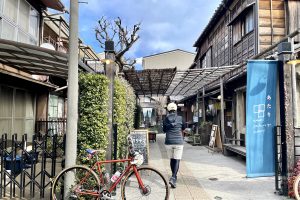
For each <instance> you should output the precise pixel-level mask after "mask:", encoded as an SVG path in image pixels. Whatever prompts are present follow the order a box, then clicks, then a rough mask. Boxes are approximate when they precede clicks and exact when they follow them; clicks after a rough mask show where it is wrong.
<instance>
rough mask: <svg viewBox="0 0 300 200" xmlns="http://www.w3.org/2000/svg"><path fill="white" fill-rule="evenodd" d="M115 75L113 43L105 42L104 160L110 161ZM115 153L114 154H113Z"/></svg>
mask: <svg viewBox="0 0 300 200" xmlns="http://www.w3.org/2000/svg"><path fill="white" fill-rule="evenodd" d="M115 73H116V64H115V51H114V42H113V41H110V40H109V41H106V42H105V74H106V76H107V77H108V79H109V97H108V99H109V101H108V128H109V135H108V146H107V150H106V159H107V160H112V154H113V149H114V148H113V141H114V129H113V114H114V113H113V110H114V103H113V100H114V79H115ZM115 153H116V152H115ZM107 168H108V169H107V171H109V172H110V173H111V174H113V172H112V166H111V165H108V166H107Z"/></svg>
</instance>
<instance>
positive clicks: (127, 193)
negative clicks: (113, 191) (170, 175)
mask: <svg viewBox="0 0 300 200" xmlns="http://www.w3.org/2000/svg"><path fill="white" fill-rule="evenodd" d="M138 172H139V175H140V177H141V180H142V182H143V184H144V186H145V188H146V190H147V192H146V193H144V192H143V191H142V189H141V188H140V185H139V183H138V181H137V178H136V176H135V174H134V173H132V174H131V175H129V177H128V178H127V179H126V180H125V182H124V184H123V190H122V192H123V194H122V196H123V198H126V199H130V200H135V199H149V200H160V199H167V197H168V185H167V182H166V180H165V179H164V177H163V176H162V175H161V174H160V173H159V172H157V171H156V170H155V169H152V168H149V167H144V168H140V169H138Z"/></svg>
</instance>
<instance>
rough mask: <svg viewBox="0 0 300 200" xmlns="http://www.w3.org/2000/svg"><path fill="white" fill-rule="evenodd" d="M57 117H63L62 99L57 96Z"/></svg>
mask: <svg viewBox="0 0 300 200" xmlns="http://www.w3.org/2000/svg"><path fill="white" fill-rule="evenodd" d="M57 112H58V113H57V117H58V118H63V117H64V115H63V114H64V99H63V98H59V99H58V111H57Z"/></svg>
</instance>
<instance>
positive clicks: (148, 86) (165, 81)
mask: <svg viewBox="0 0 300 200" xmlns="http://www.w3.org/2000/svg"><path fill="white" fill-rule="evenodd" d="M123 72H124V75H125V78H126V80H127V81H128V82H129V83H130V85H131V86H132V87H133V89H134V90H135V93H136V94H137V95H165V93H166V91H167V89H168V88H169V85H170V84H171V82H172V80H173V78H174V75H175V73H176V68H167V69H146V70H141V71H135V70H124V71H123Z"/></svg>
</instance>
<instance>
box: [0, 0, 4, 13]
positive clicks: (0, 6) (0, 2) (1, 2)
mask: <svg viewBox="0 0 300 200" xmlns="http://www.w3.org/2000/svg"><path fill="white" fill-rule="evenodd" d="M3 2H4V0H0V14H2V12H3Z"/></svg>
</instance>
